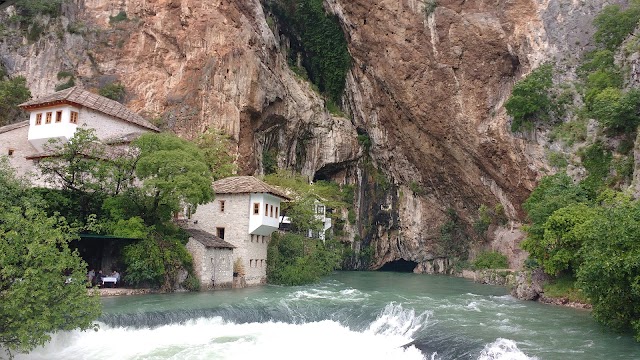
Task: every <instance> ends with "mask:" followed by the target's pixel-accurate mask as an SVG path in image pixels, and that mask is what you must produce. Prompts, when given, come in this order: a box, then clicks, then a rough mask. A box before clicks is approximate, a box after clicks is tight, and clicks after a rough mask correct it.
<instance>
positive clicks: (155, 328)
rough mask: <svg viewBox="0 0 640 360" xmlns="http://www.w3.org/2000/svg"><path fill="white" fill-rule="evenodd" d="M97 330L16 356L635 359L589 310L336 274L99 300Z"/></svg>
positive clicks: (422, 279) (454, 284) (420, 281)
mask: <svg viewBox="0 0 640 360" xmlns="http://www.w3.org/2000/svg"><path fill="white" fill-rule="evenodd" d="M103 304H104V307H103V312H104V314H103V316H102V317H101V319H100V320H99V323H100V328H99V330H97V331H93V330H91V331H84V332H80V331H74V332H64V333H58V334H55V335H54V336H53V339H52V341H51V342H50V343H49V344H48V345H46V346H45V347H44V348H39V349H36V350H35V351H33V352H32V353H31V354H29V355H20V356H18V357H17V358H18V359H47V360H49V359H235V360H238V359H240V360H245V359H246V360H271V359H278V360H288V359H292V360H293V359H295V360H298V359H301V360H302V359H303V360H310V359H327V360H333V359H349V360H360V359H363V360H376V359H393V360H395V359H398V360H402V359H429V360H431V359H443V360H444V359H481V360H488V359H515V360H520V359H540V360H560V359H563V360H564V359H581V360H587V359H640V344H638V343H636V342H634V341H633V339H632V337H631V336H630V335H628V334H627V335H620V334H615V333H611V332H608V331H607V329H605V328H603V327H601V326H600V325H598V324H597V323H596V322H595V321H594V320H592V319H591V316H590V314H589V312H587V311H584V310H575V309H570V308H562V307H555V306H550V305H542V304H538V303H535V302H526V301H519V300H516V299H514V298H513V297H511V296H509V295H508V294H507V291H506V289H504V288H501V287H493V286H487V285H478V284H474V283H472V282H470V281H467V280H464V279H459V278H453V277H445V276H430V275H416V274H404V273H388V272H339V273H336V274H334V275H332V276H330V277H328V278H326V279H324V280H323V281H322V282H320V283H317V284H314V285H309V286H300V287H280V286H263V287H256V288H249V289H240V290H226V291H216V292H206V293H185V294H168V295H142V296H129V297H115V298H105V299H103Z"/></svg>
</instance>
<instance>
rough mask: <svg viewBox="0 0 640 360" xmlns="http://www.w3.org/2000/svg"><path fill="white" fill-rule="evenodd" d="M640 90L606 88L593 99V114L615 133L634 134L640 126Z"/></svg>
mask: <svg viewBox="0 0 640 360" xmlns="http://www.w3.org/2000/svg"><path fill="white" fill-rule="evenodd" d="M639 112H640V90H638V89H631V90H629V91H627V92H623V91H622V90H620V89H615V88H606V89H604V90H602V91H601V92H599V93H598V94H597V95H596V96H595V97H594V99H593V108H592V110H591V113H592V114H593V116H594V117H595V118H596V119H597V120H598V122H600V124H602V126H604V127H605V128H607V129H609V130H611V131H614V132H626V133H629V132H633V131H635V129H636V128H637V127H638V124H640V114H639Z"/></svg>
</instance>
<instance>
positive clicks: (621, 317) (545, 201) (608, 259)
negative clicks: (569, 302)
mask: <svg viewBox="0 0 640 360" xmlns="http://www.w3.org/2000/svg"><path fill="white" fill-rule="evenodd" d="M587 180H588V179H585V180H584V181H583V183H581V184H573V183H572V181H571V180H570V178H569V177H568V176H567V175H565V174H557V175H554V176H549V177H545V178H544V179H543V180H542V181H541V183H540V185H539V186H538V187H537V188H536V189H535V190H534V191H533V193H532V194H531V196H530V197H529V199H528V200H527V201H526V202H525V210H526V211H527V213H528V217H529V220H530V221H531V225H530V226H529V227H528V229H527V232H528V235H527V239H526V240H525V241H524V242H523V243H522V247H523V248H524V249H525V250H527V251H529V253H530V256H531V257H532V258H533V259H535V260H536V261H537V262H538V263H539V264H540V265H542V268H543V269H544V271H545V272H547V273H548V274H550V275H554V276H561V277H563V278H566V277H568V278H577V289H575V290H572V292H576V293H578V294H584V296H586V297H587V298H588V300H589V301H590V302H591V303H592V304H593V309H594V311H593V315H594V317H595V318H596V319H597V320H598V321H600V322H602V323H604V324H606V325H608V326H610V327H612V328H614V329H617V330H625V329H631V328H633V329H634V330H635V332H636V336H637V337H638V339H639V340H640V324H639V323H638V319H639V315H640V314H639V313H638V311H639V310H638V309H640V287H639V286H638V284H640V243H638V241H637V239H638V238H640V202H639V201H637V200H635V201H634V200H631V199H630V198H629V197H628V196H627V195H624V194H622V193H619V192H615V191H613V190H603V189H600V190H599V191H598V192H597V193H596V194H595V195H593V193H592V192H590V191H588V190H585V189H584V188H583V187H584V186H585V182H586V181H587ZM565 287H566V288H569V287H570V288H574V287H576V286H569V287H568V286H565Z"/></svg>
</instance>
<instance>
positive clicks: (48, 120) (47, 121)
mask: <svg viewBox="0 0 640 360" xmlns="http://www.w3.org/2000/svg"><path fill="white" fill-rule="evenodd" d="M44 123H45V124H51V111H49V112H47V117H46V120H45V121H44Z"/></svg>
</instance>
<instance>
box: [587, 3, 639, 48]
mask: <svg viewBox="0 0 640 360" xmlns="http://www.w3.org/2000/svg"><path fill="white" fill-rule="evenodd" d="M638 5H639V4H638V2H637V1H634V2H632V5H631V6H630V7H629V8H628V9H627V10H622V9H621V8H620V6H619V5H609V6H606V7H605V8H604V9H602V12H600V14H598V16H596V18H595V19H594V21H593V24H594V25H595V26H596V32H595V34H594V36H593V37H594V39H595V40H596V42H597V43H598V44H600V45H603V46H604V47H605V48H607V49H609V50H615V49H617V48H618V46H620V44H622V42H623V41H624V39H626V38H627V36H629V35H631V33H633V30H635V28H636V26H637V25H638V20H640V6H638Z"/></svg>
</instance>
